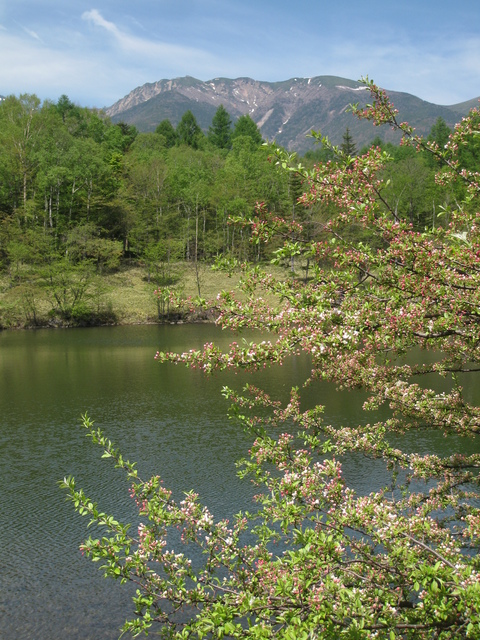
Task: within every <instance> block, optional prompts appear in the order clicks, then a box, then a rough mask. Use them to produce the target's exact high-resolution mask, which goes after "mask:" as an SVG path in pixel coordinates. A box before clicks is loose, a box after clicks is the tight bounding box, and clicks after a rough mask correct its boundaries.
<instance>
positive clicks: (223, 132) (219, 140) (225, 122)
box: [208, 104, 232, 149]
mask: <svg viewBox="0 0 480 640" xmlns="http://www.w3.org/2000/svg"><path fill="white" fill-rule="evenodd" d="M208 139H209V140H210V142H211V143H212V144H213V145H214V146H215V147H218V148H219V149H228V148H229V147H230V145H231V141H232V120H231V118H230V114H229V113H228V111H227V110H226V109H225V107H224V106H223V104H221V105H220V106H219V107H218V109H217V110H216V112H215V115H214V116H213V119H212V124H211V126H210V127H209V129H208Z"/></svg>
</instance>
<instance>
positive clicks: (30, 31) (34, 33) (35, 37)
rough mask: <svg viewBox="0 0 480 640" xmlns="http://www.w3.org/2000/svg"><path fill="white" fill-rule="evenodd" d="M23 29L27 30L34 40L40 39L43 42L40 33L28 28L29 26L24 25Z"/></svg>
mask: <svg viewBox="0 0 480 640" xmlns="http://www.w3.org/2000/svg"><path fill="white" fill-rule="evenodd" d="M22 29H23V30H24V31H25V33H27V34H28V35H29V36H30V37H31V38H33V39H34V40H38V41H39V42H43V40H42V39H41V38H40V36H39V35H38V33H36V32H35V31H33V30H32V29H28V28H27V27H24V26H22Z"/></svg>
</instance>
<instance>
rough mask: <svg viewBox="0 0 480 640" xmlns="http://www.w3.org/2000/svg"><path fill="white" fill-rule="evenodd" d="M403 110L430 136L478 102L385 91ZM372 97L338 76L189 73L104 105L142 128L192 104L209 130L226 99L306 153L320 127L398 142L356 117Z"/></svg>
mask: <svg viewBox="0 0 480 640" xmlns="http://www.w3.org/2000/svg"><path fill="white" fill-rule="evenodd" d="M387 94H388V95H389V97H390V98H391V100H392V101H393V102H394V104H395V106H396V108H397V109H398V110H399V113H400V117H401V120H407V121H408V122H409V123H410V124H411V125H412V126H414V127H415V128H416V130H417V132H418V133H420V134H424V135H426V134H428V132H429V131H430V129H431V127H432V125H433V124H435V122H436V120H437V119H438V118H439V117H441V118H443V119H444V120H445V122H446V123H447V125H448V126H450V127H453V125H454V124H455V122H456V121H457V120H458V118H459V117H460V116H462V115H466V114H467V113H468V111H469V109H470V107H471V106H473V105H474V104H475V102H476V100H477V99H475V98H474V99H472V100H469V101H466V102H464V103H459V104H456V105H451V106H445V105H436V104H433V103H429V102H427V101H425V100H421V99H420V98H418V97H416V96H413V95H412V94H408V93H404V92H398V91H388V90H387ZM369 98H370V95H369V93H368V91H367V90H366V88H365V86H364V85H363V84H361V83H360V82H358V81H355V80H351V79H348V78H342V77H340V76H314V77H308V78H289V79H287V80H283V81H279V82H264V81H260V80H254V79H252V78H248V77H240V78H235V79H230V78H213V79H212V80H208V81H206V82H204V81H202V80H198V79H196V78H193V77H192V76H184V77H181V78H173V79H163V80H158V81H157V82H152V83H146V84H144V85H141V86H139V87H136V88H135V89H133V90H132V91H131V92H130V93H129V94H127V95H126V96H125V97H124V98H122V99H120V100H118V101H117V102H115V103H114V104H113V105H112V106H110V107H108V108H107V109H106V113H107V115H109V116H110V117H111V118H112V121H113V122H119V121H123V122H126V123H128V124H134V125H135V126H137V128H138V129H139V130H140V131H154V130H155V128H156V126H157V125H158V124H159V123H160V122H161V121H162V120H165V119H168V120H170V121H171V122H172V124H173V125H174V126H176V125H177V124H178V122H179V121H180V119H181V117H182V115H183V113H185V111H187V110H188V109H190V110H191V111H192V113H193V114H194V115H195V117H196V118H197V121H198V123H199V125H200V126H201V127H202V129H203V130H204V131H207V130H208V126H209V125H210V123H211V120H212V117H213V115H214V113H215V111H216V110H217V108H218V107H219V106H220V104H223V106H224V107H225V109H226V110H227V111H228V112H229V113H230V115H231V117H232V120H236V119H237V118H238V117H239V116H241V115H244V114H247V113H248V114H249V115H250V116H251V117H252V118H253V120H254V121H255V122H256V123H257V125H258V127H259V129H260V131H261V132H262V135H263V136H264V137H265V138H267V139H269V140H273V139H275V140H276V141H277V143H278V144H281V145H282V146H284V147H286V148H287V149H290V150H295V151H299V152H305V151H306V150H307V149H308V148H311V147H312V146H313V144H314V142H313V140H312V138H309V137H308V134H309V133H310V132H311V131H312V129H315V130H320V131H321V132H322V134H323V135H327V136H328V137H329V138H330V139H331V141H332V142H333V143H334V144H338V143H340V142H341V140H342V136H343V133H344V132H345V129H346V128H347V127H348V128H349V129H350V132H351V134H352V136H353V138H354V140H355V142H356V143H357V146H362V145H364V144H367V143H369V142H371V140H373V138H374V137H375V136H377V135H379V136H380V137H381V138H382V139H384V140H386V141H392V142H397V141H398V139H399V138H398V136H397V135H396V134H395V133H394V132H392V131H391V130H389V129H387V128H380V129H379V128H374V127H373V125H372V124H371V123H369V122H365V121H359V120H357V119H355V118H354V117H353V116H352V115H351V114H350V113H349V112H348V107H349V105H350V104H351V103H353V102H358V103H359V104H360V105H363V104H366V103H367V102H368V100H369Z"/></svg>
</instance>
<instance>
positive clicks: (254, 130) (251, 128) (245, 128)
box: [232, 114, 263, 145]
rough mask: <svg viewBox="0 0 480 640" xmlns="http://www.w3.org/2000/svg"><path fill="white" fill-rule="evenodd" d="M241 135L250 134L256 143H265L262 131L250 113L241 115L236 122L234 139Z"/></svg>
mask: <svg viewBox="0 0 480 640" xmlns="http://www.w3.org/2000/svg"><path fill="white" fill-rule="evenodd" d="M240 136H248V137H249V138H251V139H252V140H253V142H254V143H255V144H256V145H260V144H262V143H263V138H262V134H261V133H260V130H259V128H258V127H257V125H256V124H255V122H254V121H253V120H252V118H251V117H250V116H249V115H248V114H245V115H243V116H240V118H239V119H238V120H237V121H236V122H235V126H234V128H233V133H232V139H233V140H234V139H235V138H239V137H240Z"/></svg>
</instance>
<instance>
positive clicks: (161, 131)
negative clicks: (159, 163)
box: [155, 120, 178, 148]
mask: <svg viewBox="0 0 480 640" xmlns="http://www.w3.org/2000/svg"><path fill="white" fill-rule="evenodd" d="M155 133H156V134H157V135H160V136H163V137H164V138H165V146H167V147H169V148H170V147H174V146H175V145H176V144H177V140H178V136H177V132H176V131H175V129H174V127H173V124H172V123H171V122H170V120H162V121H161V122H160V124H159V125H158V127H157V128H156V129H155Z"/></svg>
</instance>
